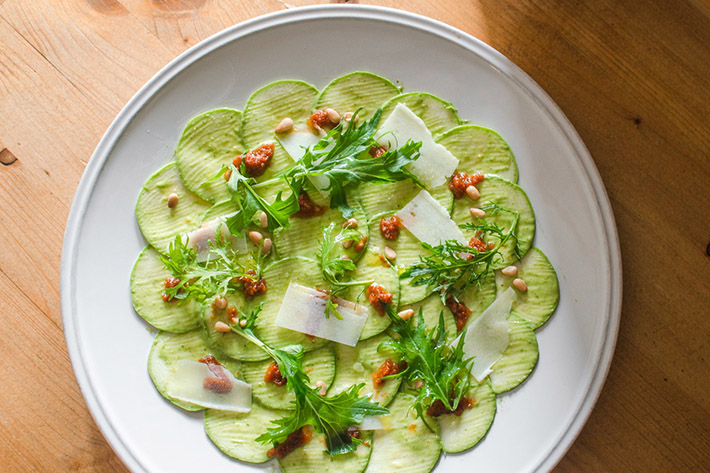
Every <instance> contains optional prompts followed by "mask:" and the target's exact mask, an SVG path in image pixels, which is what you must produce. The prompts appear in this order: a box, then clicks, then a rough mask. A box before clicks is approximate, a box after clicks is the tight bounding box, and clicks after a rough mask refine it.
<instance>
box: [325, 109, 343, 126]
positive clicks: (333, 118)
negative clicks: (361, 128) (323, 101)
mask: <svg viewBox="0 0 710 473" xmlns="http://www.w3.org/2000/svg"><path fill="white" fill-rule="evenodd" d="M325 113H327V114H328V120H330V123H332V124H333V125H337V124H338V123H340V113H338V111H337V110H335V109H334V108H326V109H325Z"/></svg>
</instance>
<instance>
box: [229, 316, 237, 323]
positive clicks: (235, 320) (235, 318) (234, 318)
mask: <svg viewBox="0 0 710 473" xmlns="http://www.w3.org/2000/svg"><path fill="white" fill-rule="evenodd" d="M229 321H230V322H232V323H233V324H238V323H239V317H230V318H229Z"/></svg>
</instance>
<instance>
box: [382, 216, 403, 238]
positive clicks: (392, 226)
mask: <svg viewBox="0 0 710 473" xmlns="http://www.w3.org/2000/svg"><path fill="white" fill-rule="evenodd" d="M401 225H402V223H401V221H400V219H399V217H397V216H396V215H392V216H391V217H389V218H386V217H382V218H381V219H380V233H381V234H382V237H383V238H384V239H385V240H390V241H394V240H396V239H397V237H399V230H400V228H401Z"/></svg>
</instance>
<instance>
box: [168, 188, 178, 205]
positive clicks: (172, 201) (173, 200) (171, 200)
mask: <svg viewBox="0 0 710 473" xmlns="http://www.w3.org/2000/svg"><path fill="white" fill-rule="evenodd" d="M178 201H180V197H178V195H177V194H176V193H174V192H173V193H172V194H170V195H169V196H168V208H169V209H174V208H175V206H176V205H177V204H178Z"/></svg>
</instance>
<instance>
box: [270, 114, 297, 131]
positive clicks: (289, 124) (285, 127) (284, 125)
mask: <svg viewBox="0 0 710 473" xmlns="http://www.w3.org/2000/svg"><path fill="white" fill-rule="evenodd" d="M291 130H293V120H292V119H291V118H289V117H286V118H284V119H283V120H281V121H280V122H279V124H278V125H276V128H274V131H275V132H276V133H286V132H287V131H291Z"/></svg>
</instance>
